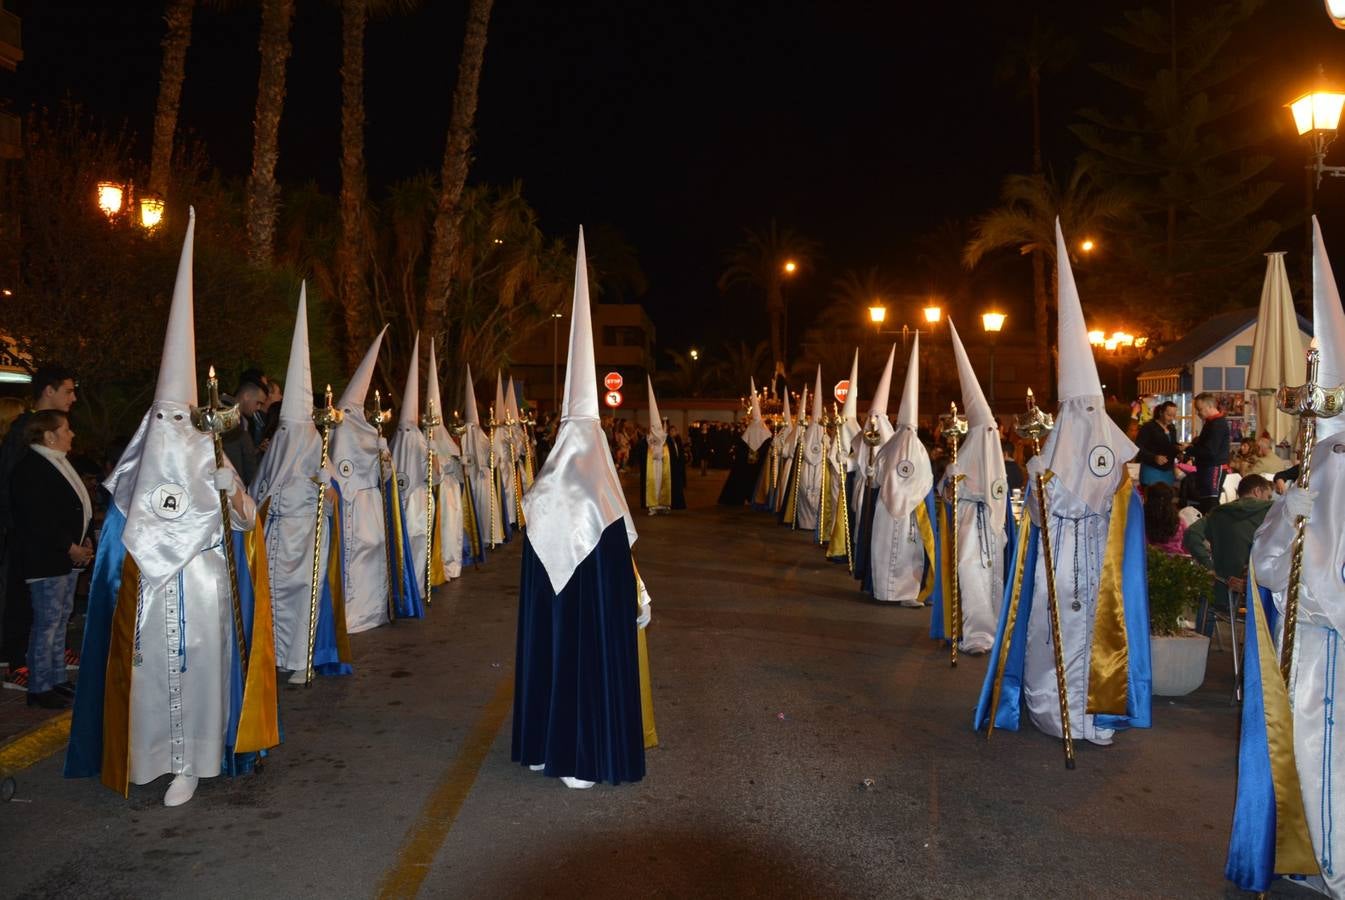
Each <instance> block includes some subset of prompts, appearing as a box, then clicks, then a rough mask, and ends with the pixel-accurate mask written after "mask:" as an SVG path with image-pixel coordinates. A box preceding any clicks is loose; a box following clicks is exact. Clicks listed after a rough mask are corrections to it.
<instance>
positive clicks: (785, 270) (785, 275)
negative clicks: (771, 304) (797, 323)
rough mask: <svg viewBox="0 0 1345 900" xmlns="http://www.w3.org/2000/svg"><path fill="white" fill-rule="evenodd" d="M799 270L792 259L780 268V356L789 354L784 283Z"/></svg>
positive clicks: (787, 315)
mask: <svg viewBox="0 0 1345 900" xmlns="http://www.w3.org/2000/svg"><path fill="white" fill-rule="evenodd" d="M798 270H799V264H798V263H796V262H795V261H794V260H792V259H787V260H785V262H784V265H782V266H781V267H780V272H781V274H780V332H781V334H780V355H781V356H787V355H788V354H789V303H788V302H786V300H785V282H786V281H788V280H789V279H790V278H793V277H794V273H795V272H797V271H798ZM773 362H784V360H773Z"/></svg>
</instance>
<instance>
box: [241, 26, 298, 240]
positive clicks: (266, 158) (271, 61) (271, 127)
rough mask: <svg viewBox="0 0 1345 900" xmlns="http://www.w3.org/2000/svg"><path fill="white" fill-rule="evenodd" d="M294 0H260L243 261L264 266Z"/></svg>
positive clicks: (272, 226)
mask: <svg viewBox="0 0 1345 900" xmlns="http://www.w3.org/2000/svg"><path fill="white" fill-rule="evenodd" d="M293 20H294V0H262V33H261V40H260V42H259V43H258V49H259V50H260V51H261V74H260V76H259V77H258V78H257V111H256V114H255V117H254V120H253V131H252V174H250V175H249V176H248V183H247V197H246V217H247V218H246V223H247V241H248V261H249V262H251V263H252V264H253V265H254V266H264V265H269V264H270V263H271V260H272V259H273V258H274V256H275V247H274V241H275V232H276V197H277V196H278V194H279V193H280V189H279V187H278V186H277V184H276V162H277V160H278V159H279V158H280V114H281V112H283V111H284V108H285V66H286V64H287V63H288V62H289V58H290V50H291V43H290V25H291V23H292V22H293Z"/></svg>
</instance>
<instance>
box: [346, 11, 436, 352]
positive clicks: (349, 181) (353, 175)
mask: <svg viewBox="0 0 1345 900" xmlns="http://www.w3.org/2000/svg"><path fill="white" fill-rule="evenodd" d="M340 3H341V240H340V243H338V244H337V249H336V269H337V279H338V283H339V291H338V293H337V295H336V296H338V297H339V298H340V301H341V309H342V312H343V316H344V320H345V331H346V340H345V356H346V362H347V364H348V365H349V366H351V368H352V369H353V368H354V366H356V365H358V363H359V359H360V355H361V354H362V353H363V352H364V347H365V345H366V344H367V343H368V339H369V334H368V333H367V330H366V329H365V328H364V324H363V323H364V320H365V316H366V313H367V311H368V304H369V291H368V286H367V284H366V282H365V266H366V259H367V256H368V224H369V223H368V220H367V211H366V209H365V205H366V204H367V203H368V201H369V197H368V184H367V179H366V177H365V165H364V30H365V26H366V25H367V24H368V21H369V19H370V18H371V17H374V16H379V15H391V14H395V13H400V12H409V11H410V10H412V9H413V8H415V7H416V6H417V5H419V4H418V3H417V0H340Z"/></svg>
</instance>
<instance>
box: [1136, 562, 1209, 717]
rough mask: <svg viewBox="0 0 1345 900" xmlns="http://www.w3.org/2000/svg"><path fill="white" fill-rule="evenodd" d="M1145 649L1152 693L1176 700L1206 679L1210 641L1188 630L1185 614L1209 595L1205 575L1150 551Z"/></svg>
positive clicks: (1197, 568)
mask: <svg viewBox="0 0 1345 900" xmlns="http://www.w3.org/2000/svg"><path fill="white" fill-rule="evenodd" d="M1148 568H1149V646H1150V648H1151V656H1152V658H1153V692H1154V694H1155V695H1156V696H1159V697H1181V696H1184V695H1186V694H1189V693H1191V692H1192V691H1194V690H1195V689H1196V688H1198V687H1200V685H1201V683H1202V682H1203V681H1204V680H1205V662H1206V659H1207V658H1208V656H1209V651H1210V639H1209V638H1208V637H1207V636H1205V635H1203V634H1197V633H1196V632H1195V631H1193V630H1191V629H1190V628H1187V627H1186V626H1185V624H1184V622H1183V619H1184V618H1185V617H1186V616H1190V615H1192V614H1193V613H1194V612H1195V609H1196V607H1198V606H1199V605H1200V601H1201V600H1203V599H1205V598H1206V597H1208V596H1209V593H1210V587H1211V578H1210V573H1209V572H1208V571H1206V570H1205V569H1203V568H1201V566H1200V565H1199V564H1198V563H1196V562H1195V561H1194V560H1192V559H1191V558H1189V557H1186V556H1173V555H1172V554H1169V553H1164V552H1163V551H1162V550H1159V549H1158V548H1156V547H1150V548H1149V559H1148Z"/></svg>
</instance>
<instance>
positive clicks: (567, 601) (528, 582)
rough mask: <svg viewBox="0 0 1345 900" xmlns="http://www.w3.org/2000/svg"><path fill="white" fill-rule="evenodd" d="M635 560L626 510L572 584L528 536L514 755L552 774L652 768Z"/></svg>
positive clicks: (610, 775) (634, 772) (601, 775)
mask: <svg viewBox="0 0 1345 900" xmlns="http://www.w3.org/2000/svg"><path fill="white" fill-rule="evenodd" d="M636 613H637V601H636V586H635V568H634V565H633V562H632V560H631V551H630V543H629V541H628V539H627V536H626V523H625V520H624V519H617V520H616V521H615V522H613V523H612V524H611V525H609V526H607V528H606V529H605V530H604V531H603V533H602V537H601V539H600V540H599V541H598V546H597V547H596V548H594V550H593V552H592V553H590V554H589V555H588V556H587V557H586V558H585V559H584V561H583V562H581V563H580V564H579V567H578V568H577V569H575V571H574V574H573V575H572V576H571V577H570V581H569V583H568V584H566V585H565V589H564V590H562V591H561V592H560V593H559V594H556V593H555V592H554V591H553V590H552V589H551V581H550V579H548V578H547V574H546V569H545V567H543V565H542V563H541V560H539V559H538V558H537V555H536V553H535V552H534V551H533V549H532V543H531V541H529V540H528V539H527V537H526V535H525V537H524V543H523V560H522V582H521V584H520V586H519V605H518V643H517V657H516V660H515V665H514V727H513V744H512V749H511V751H510V753H511V756H510V758H511V759H512V760H513V761H514V762H518V763H522V764H524V765H538V764H545V765H546V769H545V772H546V774H547V775H549V776H553V777H558V776H566V775H568V776H574V777H577V778H582V779H584V780H585V781H606V782H610V783H612V784H619V783H621V782H623V781H639V780H640V779H641V778H643V777H644V774H645V758H644V723H643V719H642V718H641V716H642V714H641V709H640V664H639V652H638V644H637V638H636V631H637V629H636V625H635V617H636Z"/></svg>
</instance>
